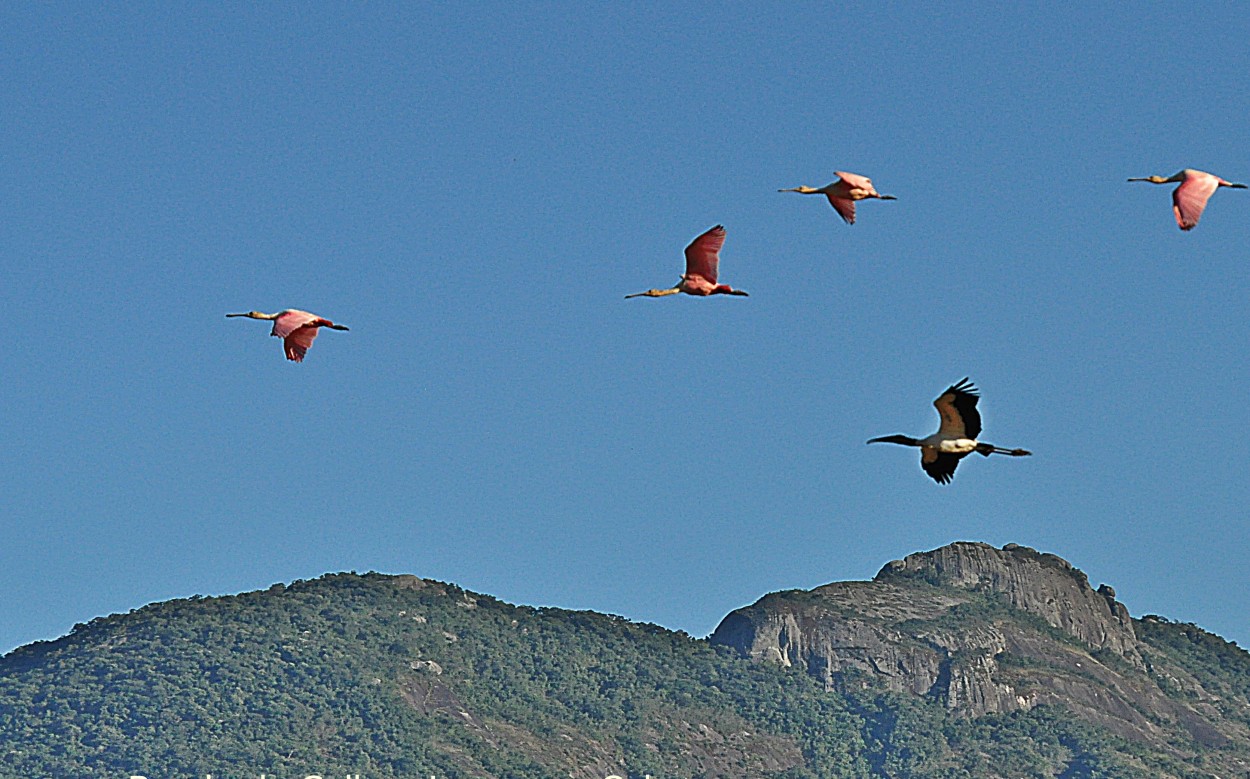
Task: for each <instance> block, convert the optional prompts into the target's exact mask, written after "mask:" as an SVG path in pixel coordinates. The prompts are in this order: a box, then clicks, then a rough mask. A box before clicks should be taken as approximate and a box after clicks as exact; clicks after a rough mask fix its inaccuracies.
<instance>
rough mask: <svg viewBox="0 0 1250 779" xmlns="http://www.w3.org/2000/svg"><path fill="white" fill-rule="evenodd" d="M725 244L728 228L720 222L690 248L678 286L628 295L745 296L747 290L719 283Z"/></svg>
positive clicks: (691, 243) (629, 296)
mask: <svg viewBox="0 0 1250 779" xmlns="http://www.w3.org/2000/svg"><path fill="white" fill-rule="evenodd" d="M724 245H725V228H724V227H722V226H721V225H716V226H715V227H713V228H712V229H711V230H708V231H707V232H706V233H704V234H703V235H700V236H699V237H698V238H695V239H694V240H693V241H691V242H690V245H689V246H687V247H686V272H685V273H684V274H682V277H681V281H679V282H677V286H675V287H670V288H669V289H649V290H647V291H646V292H635V293H634V294H632V295H626V296H625V298H626V299H629V298H637V297H649V298H658V297H663V296H664V295H676V294H677V293H678V292H685V293H686V294H687V295H699V296H701V297H706V296H707V295H741V296H743V297H745V296H746V294H747V293H745V292H743V291H742V290H740V289H734V288H733V287H731V286H729V285H728V284H717V283H716V267H717V265H719V264H720V247H722V246H724Z"/></svg>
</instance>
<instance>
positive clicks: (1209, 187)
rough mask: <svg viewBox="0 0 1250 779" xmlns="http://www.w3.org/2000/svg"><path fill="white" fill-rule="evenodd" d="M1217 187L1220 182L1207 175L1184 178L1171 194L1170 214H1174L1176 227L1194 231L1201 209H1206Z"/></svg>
mask: <svg viewBox="0 0 1250 779" xmlns="http://www.w3.org/2000/svg"><path fill="white" fill-rule="evenodd" d="M1219 186H1220V180H1219V179H1218V178H1216V177H1215V176H1212V175H1210V174H1207V173H1204V174H1203V175H1201V176H1192V175H1191V176H1186V177H1185V180H1184V181H1183V182H1181V185H1180V186H1179V187H1177V188H1176V189H1175V190H1174V191H1173V192H1172V213H1174V214H1176V224H1177V226H1179V227H1180V228H1181V229H1182V230H1192V229H1194V225H1196V224H1198V218H1199V217H1201V216H1202V209H1204V208H1206V207H1207V201H1208V200H1210V199H1211V195H1212V194H1214V193H1215V190H1217V189H1219Z"/></svg>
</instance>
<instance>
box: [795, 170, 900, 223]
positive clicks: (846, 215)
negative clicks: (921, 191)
mask: <svg viewBox="0 0 1250 779" xmlns="http://www.w3.org/2000/svg"><path fill="white" fill-rule="evenodd" d="M833 175H835V176H837V177H838V180H837V181H834V182H833V183H831V184H826V185H824V186H823V187H820V188H818V189H817V188H813V187H794V188H793V189H779V190H777V191H778V192H798V193H799V194H800V195H824V196H825V197H827V198H829V205H831V206H833V210H834V211H837V212H838V216H840V217H842V219H843V220H845V221H846V223H847V224H849V225H853V224H855V201H856V200H865V199H867V198H870V197H875V198H876V199H878V200H898V198H896V197H894V196H893V195H882V194H880V193H879V192H877V190H876V189H874V188H873V186H872V179H870V178H868V177H867V176H861V175H859V174H858V173H847V172H846V171H842V170H835V171H834V172H833Z"/></svg>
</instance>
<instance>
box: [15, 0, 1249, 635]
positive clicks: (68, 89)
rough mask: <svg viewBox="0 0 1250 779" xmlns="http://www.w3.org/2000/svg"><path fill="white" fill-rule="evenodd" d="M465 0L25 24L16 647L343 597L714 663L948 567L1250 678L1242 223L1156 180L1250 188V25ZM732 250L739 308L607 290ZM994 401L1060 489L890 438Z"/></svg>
mask: <svg viewBox="0 0 1250 779" xmlns="http://www.w3.org/2000/svg"><path fill="white" fill-rule="evenodd" d="M444 5H447V4H442V5H440V4H384V3H374V4H367V5H360V4H342V5H331V4H305V5H289V4H263V5H261V6H259V7H257V6H256V5H255V4H230V5H227V4H167V3H152V4H128V5H116V4H113V5H105V6H84V5H82V4H69V3H65V4H36V5H22V6H9V7H6V8H5V9H3V10H0V50H3V51H4V52H5V53H4V56H3V57H0V78H2V79H3V82H4V83H5V84H6V85H7V88H6V95H5V100H4V106H3V108H2V109H0V112H2V114H3V122H2V123H0V125H2V129H0V195H2V197H3V202H4V218H3V219H0V304H3V310H4V324H5V335H6V337H5V339H4V344H5V345H4V346H3V347H2V348H0V435H2V440H3V444H2V445H0V473H3V478H2V481H0V485H2V487H3V489H0V494H2V497H0V514H2V517H3V519H2V522H0V593H3V594H2V595H0V651H7V650H8V649H11V648H13V647H15V646H18V645H21V644H24V643H27V642H30V641H33V640H38V639H48V638H53V637H56V636H58V635H62V634H64V633H65V632H67V631H68V630H69V629H70V628H71V626H72V625H73V624H74V623H75V622H85V621H87V620H89V619H91V618H93V617H96V616H99V615H103V614H108V613H113V612H118V611H127V610H129V609H132V608H136V607H139V606H141V605H143V604H145V603H149V602H152V601H156V600H164V599H167V598H172V597H181V596H189V595H192V594H197V593H199V594H221V593H232V592H239V591H243V590H250V589H256V588H262V587H266V586H268V585H269V584H271V583H273V582H276V581H290V580H292V579H296V578H313V577H316V576H319V575H320V574H322V573H325V572H327V571H339V570H357V571H362V572H363V571H367V570H378V571H384V572H394V573H399V572H411V573H415V574H418V575H421V576H425V577H430V578H435V579H440V580H444V581H453V582H455V583H457V584H460V585H461V586H464V587H466V588H468V589H472V590H476V591H480V592H486V593H489V594H492V595H495V596H497V597H499V598H502V599H504V600H507V601H511V602H516V603H529V604H539V605H554V606H562V607H569V608H589V609H596V610H599V611H605V612H611V613H616V614H622V615H625V616H627V617H630V618H632V619H637V620H644V621H649V622H655V623H658V624H661V625H664V626H666V627H669V628H674V629H682V630H686V631H687V632H689V633H691V634H694V635H700V636H701V635H705V634H707V633H708V632H710V631H711V630H712V629H713V628H714V627H715V625H716V624H717V622H718V621H719V620H720V618H721V617H722V616H724V615H725V614H726V613H728V612H729V611H730V610H732V609H734V608H736V607H738V606H741V605H744V604H746V603H749V602H752V601H754V600H755V599H756V598H758V597H759V596H761V595H763V594H764V593H766V592H769V591H774V590H778V589H788V588H796V587H802V588H807V587H813V586H816V585H819V584H823V583H826V582H829V581H835V580H845V579H864V578H869V577H871V576H872V575H873V574H874V573H875V572H876V571H877V570H878V569H879V568H880V567H881V566H882V565H883V564H885V563H886V562H888V561H889V560H892V559H896V558H899V557H902V556H904V555H906V554H909V553H911V552H915V551H919V550H926V549H932V548H935V547H938V546H941V545H944V544H947V543H949V542H952V541H956V540H977V541H986V542H989V543H992V544H994V545H1002V544H1005V543H1009V542H1015V543H1020V544H1025V545H1028V546H1033V547H1036V548H1038V549H1042V550H1045V551H1049V552H1054V553H1056V554H1058V555H1060V556H1062V557H1064V558H1065V559H1067V560H1069V561H1071V562H1072V563H1073V564H1074V565H1076V566H1078V567H1079V568H1081V569H1082V570H1084V571H1085V572H1086V573H1088V574H1089V576H1090V579H1091V581H1092V583H1093V584H1095V586H1096V585H1097V584H1099V583H1102V582H1106V583H1109V584H1111V585H1113V586H1114V587H1115V588H1116V590H1117V592H1118V594H1119V597H1120V599H1121V600H1122V601H1123V602H1124V603H1125V604H1126V605H1127V606H1128V607H1129V609H1130V611H1131V612H1132V613H1133V614H1134V615H1137V616H1140V615H1142V614H1148V613H1156V614H1161V615H1164V616H1166V617H1169V618H1171V619H1176V620H1182V621H1192V622H1196V623H1198V624H1199V625H1201V626H1203V627H1204V628H1207V629H1209V630H1212V631H1214V632H1217V633H1219V634H1220V635H1222V636H1224V637H1226V638H1229V639H1231V640H1236V641H1238V643H1240V644H1241V645H1243V646H1246V645H1248V642H1250V628H1248V627H1247V624H1246V621H1245V613H1246V611H1245V608H1246V607H1245V603H1246V578H1245V570H1244V565H1243V562H1242V561H1243V559H1244V557H1245V555H1246V552H1247V550H1248V547H1250V530H1248V529H1247V527H1248V523H1247V522H1246V518H1247V517H1246V515H1247V505H1248V501H1247V498H1248V497H1250V494H1248V493H1250V476H1248V475H1247V471H1246V467H1245V462H1244V460H1245V456H1244V451H1243V450H1242V449H1241V446H1240V434H1241V433H1242V432H1244V431H1245V430H1246V429H1247V428H1250V410H1248V408H1247V404H1246V403H1245V398H1246V387H1247V386H1248V385H1250V375H1248V374H1250V370H1248V369H1247V364H1246V359H1245V354H1246V346H1247V341H1248V338H1250V316H1248V315H1247V311H1248V308H1247V293H1248V292H1250V270H1248V266H1247V262H1246V260H1247V248H1246V246H1247V242H1246V236H1247V232H1248V231H1250V195H1247V194H1246V193H1244V192H1238V191H1230V190H1224V191H1221V192H1219V193H1217V194H1216V196H1215V197H1214V198H1213V199H1212V201H1211V204H1210V205H1209V207H1208V209H1207V211H1206V213H1205V214H1204V216H1203V220H1202V223H1201V224H1200V225H1199V226H1198V228H1197V229H1195V230H1194V231H1192V232H1190V233H1181V232H1180V231H1179V230H1177V228H1176V225H1175V223H1174V221H1173V218H1172V215H1171V209H1170V199H1169V195H1168V190H1169V189H1170V187H1169V188H1164V187H1154V186H1151V185H1149V184H1128V183H1126V182H1125V179H1126V178H1128V177H1130V176H1146V175H1150V174H1156V173H1157V174H1161V175H1165V176H1166V175H1170V174H1172V173H1173V172H1175V171H1177V170H1179V169H1181V168H1184V167H1195V168H1199V169H1202V170H1208V171H1211V172H1213V173H1216V174H1217V175H1220V176H1223V177H1224V178H1226V179H1229V180H1233V181H1246V180H1248V179H1250V156H1248V155H1247V149H1250V137H1248V136H1250V123H1248V122H1247V117H1248V116H1250V90H1247V89H1246V74H1247V73H1250V49H1247V47H1246V46H1245V41H1246V40H1248V39H1250V16H1248V15H1247V14H1246V13H1245V11H1244V9H1243V8H1241V7H1239V6H1235V5H1230V6H1205V5H1204V6H1201V7H1197V8H1195V7H1185V6H1175V5H1170V4H1163V3H1158V4H1133V5H1131V6H1124V7H1123V8H1121V7H1117V6H1112V7H1104V6H1100V5H1096V6H1094V7H1090V6H1088V4H1067V5H1061V4H1038V5H1030V6H1025V7H1023V8H1020V7H1015V6H1011V7H1007V6H1001V5H1000V4H996V3H982V4H971V3H970V4H958V5H953V6H950V7H947V8H945V9H943V8H934V7H933V6H932V5H931V4H928V3H862V4H860V3H849V4H837V5H830V4H827V3H814V4H797V3H789V4H786V5H785V6H759V7H755V8H749V9H744V8H735V7H729V8H726V7H724V6H723V5H721V4H695V3H689V4H682V5H681V7H680V8H675V7H673V6H671V5H670V4H642V3H636V4H603V5H591V6H587V5H585V4H581V3H576V4H574V3H555V4H522V5H517V4H450V5H451V7H443V6H444ZM834 170H849V171H854V172H857V173H862V174H865V175H868V176H871V177H872V178H873V180H874V182H875V183H876V185H877V188H878V189H879V190H880V191H882V192H886V193H891V194H894V195H897V196H898V198H899V199H898V200H897V201H895V202H867V203H864V204H861V205H860V208H859V215H860V218H859V222H858V223H857V224H856V225H854V226H853V227H849V226H847V225H844V224H842V222H841V221H840V220H839V219H838V218H837V217H836V215H835V214H834V212H833V211H832V209H830V208H829V207H828V205H827V204H826V203H824V202H823V201H822V200H820V199H819V198H815V197H801V196H799V195H793V194H778V193H777V192H776V190H777V189H778V188H782V187H793V186H797V185H799V184H808V185H813V186H820V185H823V184H825V183H827V182H829V181H831V180H832V179H833V173H832V172H833V171H834ZM715 224H724V225H725V226H726V229H727V231H728V238H727V241H726V244H725V248H724V250H723V252H722V254H721V278H722V281H724V282H726V283H729V284H731V285H733V286H735V287H740V288H742V289H746V290H747V291H749V292H750V293H751V297H749V298H728V297H718V298H712V299H695V298H690V297H686V296H679V297H673V298H662V299H657V300H652V299H646V298H643V299H636V300H628V301H626V300H623V296H624V295H625V294H626V293H630V292H636V291H639V290H643V289H647V288H649V287H655V286H667V285H671V284H673V283H675V282H676V280H677V278H678V276H679V275H680V273H681V268H682V254H681V252H682V249H683V247H684V246H685V245H686V244H687V243H688V242H689V241H690V240H691V239H692V238H693V237H694V236H696V235H698V234H699V233H701V232H703V231H704V230H706V229H707V228H709V227H711V226H712V225H715ZM283 308H303V309H308V310H311V311H315V312H317V313H319V314H321V315H323V316H326V317H328V318H330V319H333V320H335V321H337V322H341V323H344V324H347V325H348V326H350V327H351V331H350V332H347V333H340V332H325V333H323V334H322V335H321V337H320V338H319V339H318V340H317V343H316V345H315V346H314V347H313V349H312V350H311V351H310V352H309V355H308V359H307V361H306V362H304V363H303V364H299V365H297V364H293V363H288V362H286V361H285V360H283V359H282V353H281V349H280V346H279V343H278V342H277V341H276V340H275V339H270V338H269V337H268V324H267V323H261V322H254V321H250V320H243V319H229V320H227V319H225V318H224V316H223V315H224V314H225V313H227V312H233V311H247V310H250V309H261V310H266V311H277V310H280V309H283ZM965 375H968V376H971V377H972V379H973V381H974V382H976V384H977V385H978V386H979V387H980V388H981V389H982V392H983V396H984V397H983V400H982V402H981V408H982V412H983V416H984V420H985V432H984V438H985V439H987V440H989V441H992V442H994V443H997V444H1000V445H1006V446H1012V447H1015V446H1020V447H1026V448H1029V449H1031V450H1033V451H1034V453H1035V456H1034V457H1032V458H1027V459H1010V458H992V459H990V460H982V459H981V458H974V459H973V460H968V461H965V462H964V464H963V465H961V466H960V468H959V472H958V474H957V476H956V478H955V481H954V483H953V484H951V485H949V486H945V487H941V486H938V485H936V484H934V483H933V482H932V481H931V480H929V479H928V478H927V477H926V476H925V475H924V473H923V472H921V470H920V468H919V465H918V456H917V454H916V452H915V451H914V450H907V449H902V448H899V447H891V446H873V447H868V446H865V444H864V442H865V440H866V439H868V438H870V437H873V436H879V435H886V434H891V433H900V432H901V433H909V434H913V435H927V434H928V433H930V432H932V431H933V430H934V429H936V425H937V415H936V413H935V412H934V410H933V408H932V407H931V406H930V403H931V401H932V400H933V398H934V397H936V396H937V395H938V393H940V392H941V390H943V389H944V388H945V387H946V386H947V385H949V384H950V383H952V382H954V381H955V380H957V379H959V378H961V377H963V376H965Z"/></svg>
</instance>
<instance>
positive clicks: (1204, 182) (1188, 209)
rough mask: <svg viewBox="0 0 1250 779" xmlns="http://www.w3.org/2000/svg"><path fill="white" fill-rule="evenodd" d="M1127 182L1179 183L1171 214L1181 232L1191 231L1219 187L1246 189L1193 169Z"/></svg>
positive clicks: (1174, 193)
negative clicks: (1166, 175)
mask: <svg viewBox="0 0 1250 779" xmlns="http://www.w3.org/2000/svg"><path fill="white" fill-rule="evenodd" d="M1129 181H1149V182H1150V183H1151V184H1170V183H1172V182H1175V181H1179V182H1180V183H1181V185H1180V186H1179V187H1177V188H1176V189H1174V190H1173V191H1172V213H1173V214H1175V215H1176V225H1177V226H1178V227H1180V228H1181V229H1182V230H1192V229H1194V225H1196V224H1198V218H1199V217H1201V216H1202V209H1204V208H1206V207H1207V201H1208V200H1210V199H1211V196H1212V195H1214V194H1215V190H1217V189H1219V188H1220V187H1230V188H1232V189H1246V185H1245V184H1234V183H1232V182H1231V181H1225V180H1224V179H1222V178H1220V177H1219V176H1213V175H1211V174H1210V173H1204V172H1202V171H1200V170H1194V169H1193V168H1185V169H1184V170H1182V171H1181V172H1179V173H1174V174H1172V175H1171V176H1168V177H1167V178H1164V177H1162V176H1147V177H1146V178H1136V179H1129Z"/></svg>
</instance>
